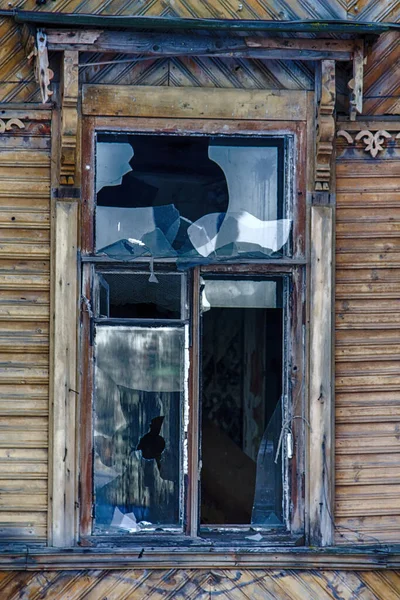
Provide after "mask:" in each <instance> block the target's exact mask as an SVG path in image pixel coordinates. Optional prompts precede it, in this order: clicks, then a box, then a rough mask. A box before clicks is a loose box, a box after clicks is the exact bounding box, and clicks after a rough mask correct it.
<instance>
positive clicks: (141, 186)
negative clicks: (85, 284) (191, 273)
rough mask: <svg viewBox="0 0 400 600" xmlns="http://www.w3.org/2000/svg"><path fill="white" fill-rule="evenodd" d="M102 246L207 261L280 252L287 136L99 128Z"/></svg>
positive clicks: (285, 232)
mask: <svg viewBox="0 0 400 600" xmlns="http://www.w3.org/2000/svg"><path fill="white" fill-rule="evenodd" d="M96 189H97V209H96V251H97V252H98V253H99V254H106V255H108V256H111V257H114V258H118V259H126V258H130V259H132V258H138V257H155V258H171V259H175V260H181V259H182V260H183V259H185V260H186V261H189V262H191V263H196V262H210V261H218V260H226V259H232V258H235V257H252V258H265V256H275V255H276V256H278V255H279V256H281V255H282V254H283V253H284V252H286V250H284V247H285V245H286V244H287V242H288V239H289V234H290V229H291V220H290V215H289V218H288V215H287V214H286V213H287V211H286V209H285V207H284V202H283V143H282V141H279V140H275V141H273V140H267V139H261V138H257V139H245V138H237V137H236V138H207V137H200V136H197V137H196V136H190V137H181V136H167V135H160V136H155V135H132V136H118V135H113V134H104V135H99V136H98V143H97V166H96Z"/></svg>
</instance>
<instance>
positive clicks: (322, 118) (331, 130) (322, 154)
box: [314, 60, 336, 192]
mask: <svg viewBox="0 0 400 600" xmlns="http://www.w3.org/2000/svg"><path fill="white" fill-rule="evenodd" d="M319 75H320V77H319V80H318V81H317V83H318V84H319V86H318V87H319V88H320V89H319V99H318V105H317V121H316V130H317V139H316V149H315V182H314V189H315V190H316V191H324V192H329V191H330V188H331V180H332V176H331V168H332V161H333V140H334V136H335V119H334V111H335V100H336V77H335V61H334V60H323V61H321V71H320V74H319Z"/></svg>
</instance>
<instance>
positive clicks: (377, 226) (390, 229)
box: [336, 220, 400, 239]
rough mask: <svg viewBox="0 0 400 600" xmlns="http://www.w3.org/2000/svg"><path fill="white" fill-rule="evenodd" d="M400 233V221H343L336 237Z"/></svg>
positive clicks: (339, 225)
mask: <svg viewBox="0 0 400 600" xmlns="http://www.w3.org/2000/svg"><path fill="white" fill-rule="evenodd" d="M399 233H400V221H393V220H392V221H381V222H378V223H371V222H368V223H365V222H359V221H356V222H351V221H350V222H346V221H345V222H341V223H338V226H337V228H336V238H337V239H342V238H352V237H356V238H362V237H366V238H369V239H370V238H382V239H387V238H389V237H390V238H391V237H398V236H399Z"/></svg>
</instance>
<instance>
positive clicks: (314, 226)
mask: <svg viewBox="0 0 400 600" xmlns="http://www.w3.org/2000/svg"><path fill="white" fill-rule="evenodd" d="M332 241H333V215H332V209H331V208H330V207H322V206H314V207H312V209H311V282H310V313H311V314H312V317H313V318H312V321H311V327H310V425H311V433H310V466H309V470H310V484H309V485H310V536H311V543H313V544H316V545H323V546H324V545H329V544H330V543H332V540H333V524H332V520H331V517H330V515H331V514H333V513H332V499H333V494H334V489H333V488H334V483H333V476H332V474H333V465H334V436H333V419H334V417H333V397H332V390H331V372H332V360H333V358H332V345H331V344H332V342H331V340H332V337H331V336H332V313H331V309H332V260H333V257H332Z"/></svg>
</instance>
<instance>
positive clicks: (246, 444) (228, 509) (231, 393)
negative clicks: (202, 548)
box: [201, 308, 282, 525]
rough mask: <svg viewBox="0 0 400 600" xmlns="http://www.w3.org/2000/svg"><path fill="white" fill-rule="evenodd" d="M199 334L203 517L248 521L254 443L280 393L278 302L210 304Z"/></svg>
mask: <svg viewBox="0 0 400 600" xmlns="http://www.w3.org/2000/svg"><path fill="white" fill-rule="evenodd" d="M202 340H203V341H202V361H203V369H202V472H201V523H202V524H203V525H210V524H217V525H227V524H250V523H251V522H252V511H253V504H254V494H255V488H256V471H257V456H258V450H259V447H260V443H261V440H262V438H263V435H264V431H265V429H266V428H267V426H268V423H269V421H270V419H271V416H272V414H273V412H274V410H275V408H276V406H277V403H278V401H279V398H280V396H281V394H282V309H281V308H265V309H262V308H211V310H209V311H207V312H206V313H204V315H203V338H202ZM249 422H250V423H251V424H252V429H251V431H250V430H249V427H248V426H247V425H248V424H249ZM270 475H271V477H275V473H271V474H270ZM276 481H277V483H276V493H275V503H276V507H275V510H276V512H277V513H279V512H280V510H281V506H280V505H281V486H282V478H281V477H280V478H279V477H278V478H276Z"/></svg>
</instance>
